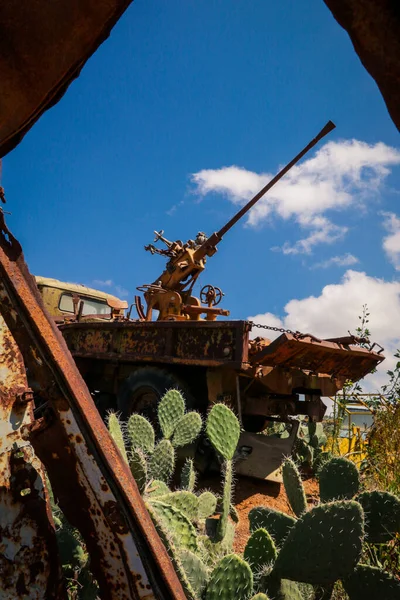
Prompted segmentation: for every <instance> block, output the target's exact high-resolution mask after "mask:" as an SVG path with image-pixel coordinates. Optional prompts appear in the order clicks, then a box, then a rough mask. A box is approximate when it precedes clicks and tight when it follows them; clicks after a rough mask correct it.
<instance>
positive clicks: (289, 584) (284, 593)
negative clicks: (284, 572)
mask: <svg viewBox="0 0 400 600" xmlns="http://www.w3.org/2000/svg"><path fill="white" fill-rule="evenodd" d="M260 583H261V584H262V585H263V586H264V587H265V591H266V592H267V594H268V595H269V596H270V597H271V599H273V600H303V596H302V594H301V592H300V590H299V588H298V586H297V584H296V583H295V582H294V581H289V580H288V579H279V578H277V577H274V576H273V575H272V576H266V577H264V578H263V579H262V580H261V581H260Z"/></svg>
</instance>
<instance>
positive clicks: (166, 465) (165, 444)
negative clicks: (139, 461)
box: [149, 440, 175, 482]
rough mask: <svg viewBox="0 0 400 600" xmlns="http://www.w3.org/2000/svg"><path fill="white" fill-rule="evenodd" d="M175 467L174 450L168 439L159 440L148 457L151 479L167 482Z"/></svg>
mask: <svg viewBox="0 0 400 600" xmlns="http://www.w3.org/2000/svg"><path fill="white" fill-rule="evenodd" d="M174 468H175V451H174V448H173V446H172V444H171V442H170V441H169V440H161V442H159V443H158V444H157V446H156V447H155V449H154V452H153V454H152V455H151V456H150V459H149V474H150V476H151V477H152V478H153V479H161V481H165V482H168V481H169V480H170V479H171V476H172V473H173V472H174Z"/></svg>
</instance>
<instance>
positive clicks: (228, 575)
mask: <svg viewBox="0 0 400 600" xmlns="http://www.w3.org/2000/svg"><path fill="white" fill-rule="evenodd" d="M252 590H253V574H252V572H251V569H250V567H249V565H248V564H247V563H246V562H245V561H244V560H242V559H241V558H240V557H239V556H237V555H236V554H229V555H228V556H225V557H224V558H223V559H222V560H221V561H220V562H219V563H218V565H217V566H216V567H215V569H214V570H213V572H212V573H211V576H210V581H209V583H208V586H207V590H206V595H205V599H206V600H247V599H248V597H249V596H250V594H251V593H252Z"/></svg>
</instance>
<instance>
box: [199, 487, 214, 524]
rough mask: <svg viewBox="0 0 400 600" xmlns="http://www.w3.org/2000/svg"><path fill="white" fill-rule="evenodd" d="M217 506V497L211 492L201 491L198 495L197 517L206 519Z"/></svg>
mask: <svg viewBox="0 0 400 600" xmlns="http://www.w3.org/2000/svg"><path fill="white" fill-rule="evenodd" d="M216 507H217V498H216V497H215V496H214V494H213V493H211V492H207V491H205V492H203V493H202V494H200V496H199V511H198V518H199V519H207V518H208V517H211V515H213V514H214V513H215V509H216Z"/></svg>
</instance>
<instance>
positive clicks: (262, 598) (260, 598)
mask: <svg viewBox="0 0 400 600" xmlns="http://www.w3.org/2000/svg"><path fill="white" fill-rule="evenodd" d="M250 600H269V598H268V596H267V595H266V594H263V593H262V592H260V593H259V594H256V595H255V596H252V597H251V598H250Z"/></svg>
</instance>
